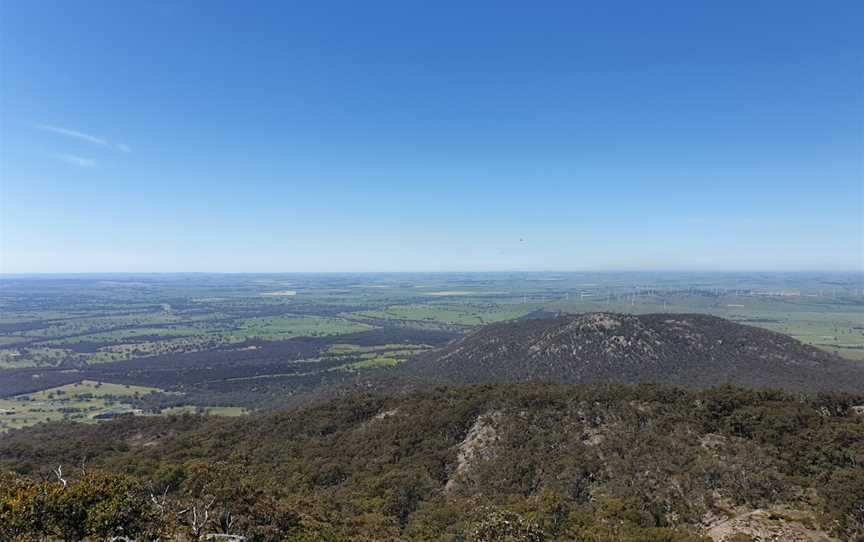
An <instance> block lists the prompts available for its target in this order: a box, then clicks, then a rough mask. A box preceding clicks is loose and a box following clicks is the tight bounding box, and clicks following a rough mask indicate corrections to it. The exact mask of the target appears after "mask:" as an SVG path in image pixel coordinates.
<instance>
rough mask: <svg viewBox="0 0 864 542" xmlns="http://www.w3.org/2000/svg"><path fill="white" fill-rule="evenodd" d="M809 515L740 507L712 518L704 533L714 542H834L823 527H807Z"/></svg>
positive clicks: (800, 512)
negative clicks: (731, 514) (727, 513)
mask: <svg viewBox="0 0 864 542" xmlns="http://www.w3.org/2000/svg"><path fill="white" fill-rule="evenodd" d="M812 519H813V518H812V514H811V513H807V512H803V511H798V510H789V509H783V508H772V509H770V510H764V509H755V510H752V509H740V510H736V511H735V512H734V515H733V516H731V517H727V518H715V519H713V520H712V521H711V522H710V523H709V524H708V525H707V527H706V529H705V534H706V535H708V536H709V537H710V538H711V540H713V541H714V542H739V541H752V542H836V541H837V539H836V538H832V537H831V536H829V535H828V533H826V532H825V531H823V530H820V529H815V528H813V527H808V524H810V523H812Z"/></svg>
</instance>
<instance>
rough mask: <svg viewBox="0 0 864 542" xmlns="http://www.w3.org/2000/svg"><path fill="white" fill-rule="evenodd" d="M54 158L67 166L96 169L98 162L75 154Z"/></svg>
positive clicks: (55, 156) (57, 155)
mask: <svg viewBox="0 0 864 542" xmlns="http://www.w3.org/2000/svg"><path fill="white" fill-rule="evenodd" d="M54 158H56V159H57V160H60V161H61V162H65V163H67V164H70V165H73V166H78V167H96V160H93V159H92V158H83V157H81V156H75V155H74V154H55V155H54Z"/></svg>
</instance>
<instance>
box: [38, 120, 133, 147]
mask: <svg viewBox="0 0 864 542" xmlns="http://www.w3.org/2000/svg"><path fill="white" fill-rule="evenodd" d="M34 128H36V129H37V130H42V131H43V132H50V133H52V134H58V135H62V136H66V137H71V138H73V139H77V140H79V141H86V142H87V143H92V144H93V145H99V146H100V147H106V148H109V149H114V150H118V151H121V152H132V149H131V148H130V147H129V145H126V144H123V143H114V142H113V141H109V140H107V139H105V138H102V137H96V136H94V135H90V134H85V133H84V132H79V131H78V130H70V129H69V128H63V127H62V126H54V125H51V124H36V125H34Z"/></svg>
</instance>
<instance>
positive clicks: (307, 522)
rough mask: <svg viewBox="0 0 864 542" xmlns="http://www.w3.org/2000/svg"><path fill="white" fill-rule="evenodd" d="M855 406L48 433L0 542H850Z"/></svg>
mask: <svg viewBox="0 0 864 542" xmlns="http://www.w3.org/2000/svg"><path fill="white" fill-rule="evenodd" d="M861 404H864V397H853V396H848V395H842V396H841V395H820V396H818V397H814V398H809V399H805V398H802V397H798V396H794V395H789V394H786V393H782V392H772V391H761V392H757V391H744V390H740V389H736V388H718V389H713V390H706V391H688V390H682V389H677V388H672V387H656V386H604V385H595V386H553V385H543V384H515V385H489V386H468V387H441V388H435V389H433V390H429V391H425V392H418V393H413V394H410V395H406V396H402V397H395V398H394V397H390V398H386V397H378V396H370V395H354V396H350V397H345V398H341V399H339V400H334V401H330V402H327V403H324V404H321V405H318V406H315V407H312V408H308V409H305V410H302V411H284V412H276V413H271V414H266V415H263V414H258V415H253V416H251V417H247V418H244V419H213V418H200V417H195V416H168V417H163V418H141V417H137V418H135V417H129V418H122V419H116V420H113V421H110V422H107V423H104V424H100V425H97V426H80V425H73V424H53V425H43V426H38V427H33V428H29V429H25V430H19V431H13V432H11V433H9V434H7V435H6V436H4V438H3V440H2V441H0V466H2V468H3V469H4V470H6V471H10V472H14V473H16V474H14V475H12V474H10V475H9V476H7V478H5V479H4V481H3V483H2V484H0V488H2V489H0V525H2V526H4V527H3V528H5V529H6V531H5V532H2V533H0V539H4V540H5V539H14V536H20V537H23V538H21V539H22V540H27V539H38V540H43V539H50V536H54V537H55V538H57V539H62V537H64V536H67V535H66V534H63V533H68V532H74V533H77V534H76V535H75V536H81V533H86V534H87V535H88V536H92V537H93V538H94V539H99V537H104V536H105V535H106V534H112V533H113V534H116V533H118V532H119V531H118V529H119V528H120V527H121V526H122V527H123V528H124V529H125V531H124V532H127V533H132V532H133V531H136V532H139V533H150V534H149V535H148V536H150V537H151V538H152V537H155V536H156V534H158V533H161V535H162V536H163V538H162V539H163V540H165V539H171V537H174V538H178V539H194V538H195V536H196V533H198V534H201V533H204V532H209V533H213V532H225V531H228V532H233V533H242V534H245V535H247V536H249V537H250V538H251V539H252V540H349V539H350V540H454V541H455V540H474V541H479V540H586V541H597V542H599V541H610V542H611V541H613V540H625V541H626V540H633V541H637V540H638V541H653V540H666V541H689V540H702V539H703V538H702V537H704V536H705V535H706V533H707V532H708V529H709V528H710V527H711V525H715V524H718V523H719V522H722V521H724V520H729V519H731V518H734V517H736V516H738V515H740V514H742V513H743V512H746V511H748V510H751V511H752V510H756V509H764V510H771V514H770V517H771V518H773V519H771V520H770V521H773V522H775V523H777V524H778V525H780V524H787V523H788V524H792V523H795V524H801V525H804V526H806V528H808V529H813V530H818V531H820V532H824V533H832V535H833V536H835V537H836V538H837V539H839V540H859V539H861V537H864V510H862V508H861V503H862V502H864V418H862V417H861V416H860V415H857V414H855V411H854V409H853V408H852V407H853V406H855V405H861ZM82 463H83V464H84V466H85V469H86V470H87V473H88V474H87V475H82V474H81V472H80V469H79V468H78V466H79V465H81V464H82ZM57 465H63V467H64V470H63V472H64V475H63V476H64V478H66V479H67V483H68V484H69V486H68V487H67V488H65V489H64V488H62V484H61V483H60V482H59V481H58V477H57V476H56V474H52V472H51V471H52V469H56V467H57ZM120 473H126V475H123V476H121V475H120ZM127 475H128V477H127ZM43 477H44V480H45V481H41V480H42V479H43ZM94 485H95V486H96V488H97V489H93V488H92V487H90V486H94ZM165 488H167V492H165V493H164V502H163V504H161V505H159V502H162V501H160V499H162V495H163V491H164V489H165ZM151 492H152V493H153V496H155V497H156V500H155V501H154V500H153V499H151V495H150V493H151ZM117 502H121V504H116V503H117ZM204 506H209V508H208V518H209V519H208V520H207V524H206V525H203V526H202V525H199V524H195V522H193V521H192V520H191V519H190V518H191V516H190V514H192V512H190V510H195V509H196V508H195V507H198V508H197V510H198V517H199V520H200V518H201V517H203V516H202V514H203V508H202V507H204ZM58 507H59V508H58ZM64 507H67V508H64ZM68 507H71V508H68ZM73 509H74V510H75V511H76V512H75V514H74V515H70V514H71V512H67V511H68V510H73ZM57 510H60V511H59V512H58V511H57ZM183 510H186V512H183V513H180V512H182V511H183ZM27 514H31V515H27ZM32 514H36V515H35V516H34V515H32ZM52 514H53V515H52ZM37 517H38V518H41V519H38V520H37V519H35V518H37ZM52 518H54V519H52ZM57 518H73V519H74V518H78V519H74V521H77V522H78V523H75V525H71V526H69V525H60V524H58V523H57V522H58V521H60V520H59V519H57ZM118 518H119V519H118ZM63 521H67V520H66V519H64V520H63ZM70 521H71V520H70ZM74 521H73V522H74ZM124 522H125V523H124ZM199 523H200V521H199ZM802 528H803V527H802ZM154 533H155V534H154ZM142 536H143V534H142ZM741 536H746V534H742V535H741ZM4 537H5V538H4ZM28 537H29V538H28ZM184 537H185V538H184ZM507 537H509V538H507ZM67 539H69V538H68V536H67ZM739 539H740V540H746V538H739Z"/></svg>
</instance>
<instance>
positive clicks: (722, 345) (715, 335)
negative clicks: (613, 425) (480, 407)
mask: <svg viewBox="0 0 864 542" xmlns="http://www.w3.org/2000/svg"><path fill="white" fill-rule="evenodd" d="M404 370H405V371H406V372H407V373H409V374H411V375H413V376H417V377H421V378H425V379H432V380H436V381H439V382H450V383H483V382H512V381H521V380H546V381H552V382H562V383H580V382H598V381H602V382H620V383H638V382H655V383H668V384H675V385H682V386H688V387H711V386H717V385H721V384H734V385H738V386H746V387H754V388H762V387H772V388H783V389H787V390H791V391H804V392H816V391H830V390H845V391H851V392H855V391H861V390H864V365H861V364H860V363H856V362H852V361H848V360H845V359H843V358H841V357H839V356H836V355H833V354H829V353H827V352H825V351H823V350H819V349H817V348H814V347H812V346H808V345H805V344H803V343H801V342H799V341H797V340H795V339H793V338H791V337H789V336H786V335H782V334H780V333H775V332H772V331H768V330H765V329H761V328H756V327H751V326H745V325H741V324H736V323H734V322H731V321H729V320H724V319H722V318H718V317H715V316H709V315H702V314H646V315H638V316H636V315H624V314H611V313H586V314H580V315H573V316H559V317H557V318H542V319H530V320H522V321H518V322H508V323H502V324H494V325H490V326H486V327H484V328H482V329H480V330H479V331H476V332H474V333H471V334H469V335H467V336H465V337H463V338H461V339H459V340H457V341H454V342H453V343H451V344H449V345H448V346H447V347H445V348H443V349H439V350H435V351H430V352H427V353H424V354H422V355H420V356H417V358H416V359H415V360H413V361H412V362H410V363H408V364H406V365H405V366H404Z"/></svg>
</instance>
